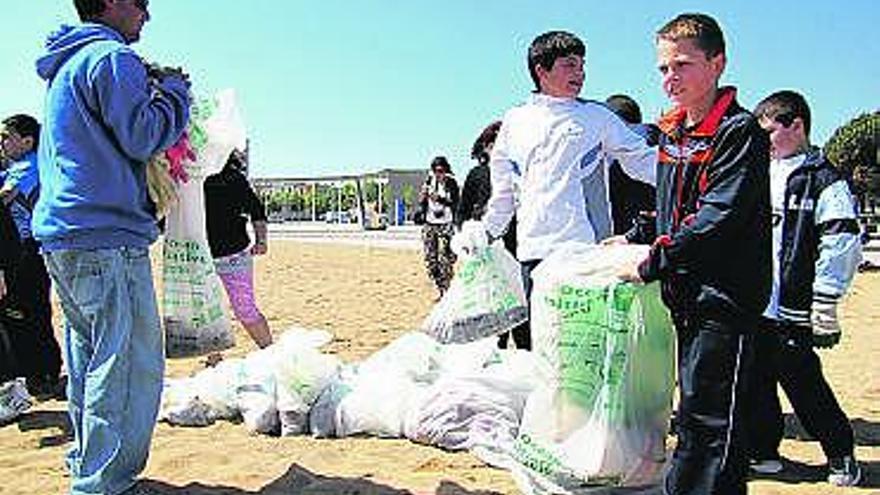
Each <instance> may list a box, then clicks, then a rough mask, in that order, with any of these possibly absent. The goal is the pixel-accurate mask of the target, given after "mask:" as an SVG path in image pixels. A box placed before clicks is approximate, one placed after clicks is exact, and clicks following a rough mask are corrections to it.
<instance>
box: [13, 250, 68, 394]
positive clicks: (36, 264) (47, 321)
mask: <svg viewBox="0 0 880 495" xmlns="http://www.w3.org/2000/svg"><path fill="white" fill-rule="evenodd" d="M12 285H13V286H12V288H11V291H12V292H13V293H14V298H13V299H14V301H15V302H16V303H17V305H18V307H19V309H20V311H21V313H22V315H21V316H23V317H24V318H25V320H26V325H25V326H26V327H27V328H29V329H30V331H29V332H26V333H25V332H19V334H18V335H17V336H16V338H17V339H20V340H21V341H20V343H19V345H17V346H16V348H17V349H18V350H19V356H18V363H19V365H20V368H21V373H22V374H23V375H24V376H25V377H26V378H31V379H36V380H43V379H47V378H48V379H57V378H58V376H59V375H60V373H61V348H60V347H59V345H58V341H57V340H55V333H54V331H53V329H52V305H51V302H50V298H49V291H50V289H51V285H50V281H49V273H48V272H47V271H46V265H45V263H44V262H43V257H42V256H41V255H40V253H39V245H38V244H37V242H36V241H34V240H33V239H26V240H25V241H24V242H23V243H22V254H21V258H20V259H19V263H18V266H16V268H15V276H14V280H13V282H12Z"/></svg>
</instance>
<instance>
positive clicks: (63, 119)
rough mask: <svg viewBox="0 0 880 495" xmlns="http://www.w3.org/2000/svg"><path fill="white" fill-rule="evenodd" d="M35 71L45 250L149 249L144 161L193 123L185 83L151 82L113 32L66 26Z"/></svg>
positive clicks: (38, 226) (40, 230)
mask: <svg viewBox="0 0 880 495" xmlns="http://www.w3.org/2000/svg"><path fill="white" fill-rule="evenodd" d="M36 67H37V73H38V74H39V75H40V77H41V78H43V79H44V80H45V81H46V82H47V84H48V91H47V94H46V100H45V115H44V119H43V121H44V122H43V127H42V132H41V134H40V146H39V161H38V165H39V171H40V185H41V191H40V198H39V200H38V201H37V205H36V208H35V210H34V216H33V223H32V226H33V231H34V237H35V238H36V239H37V240H39V241H40V242H41V243H42V244H43V249H44V250H46V251H55V250H65V249H87V250H88V249H108V248H119V247H145V246H149V245H150V244H151V243H152V242H153V241H154V240H155V239H156V237H157V236H158V229H157V227H156V219H155V215H154V213H153V211H154V207H153V204H152V202H151V201H150V199H149V197H148V194H147V185H146V162H147V160H149V158H150V157H152V156H153V155H155V154H156V153H158V152H161V151H163V150H165V149H167V148H169V147H170V146H172V145H173V144H174V143H175V142H176V141H177V140H178V139H179V138H180V136H181V134H182V133H183V131H184V130H185V129H186V126H187V123H188V121H189V106H190V96H189V90H188V87H187V83H186V82H185V81H184V80H183V79H182V78H180V77H178V76H166V77H164V78H162V79H161V80H154V79H149V78H148V77H147V72H146V68H145V67H144V63H143V61H142V60H141V59H140V57H138V56H137V54H135V52H134V51H133V50H132V49H131V48H130V47H129V46H128V45H127V44H126V42H125V40H124V38H123V37H122V35H121V34H119V33H118V32H117V31H115V30H114V29H112V28H110V27H107V26H104V25H101V24H91V23H84V24H80V25H77V26H62V27H61V29H60V30H59V31H57V32H55V33H53V34H51V35H50V36H49V38H48V40H47V41H46V53H45V54H44V55H42V56H41V57H40V58H39V59H37V63H36Z"/></svg>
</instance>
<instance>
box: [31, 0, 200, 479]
mask: <svg viewBox="0 0 880 495" xmlns="http://www.w3.org/2000/svg"><path fill="white" fill-rule="evenodd" d="M74 4H75V6H76V9H77V13H78V14H79V18H80V19H81V20H82V21H83V22H82V23H81V24H78V25H76V26H62V27H61V29H60V30H59V31H57V32H55V33H53V34H52V35H50V36H49V38H48V40H47V42H46V45H45V46H46V53H45V54H43V55H42V56H41V57H39V59H38V60H37V63H36V68H37V73H38V74H39V75H40V77H41V78H42V79H44V80H45V81H46V83H47V87H48V89H47V95H46V99H45V115H44V119H43V129H42V133H41V135H40V146H39V160H38V164H39V170H40V184H41V192H40V197H39V199H38V201H37V205H36V208H35V211H34V218H33V228H34V236H35V237H36V238H37V240H38V241H40V242H41V243H42V247H43V251H44V256H45V259H46V264H47V266H48V268H49V273H50V274H51V276H52V279H53V282H54V285H55V289H56V292H57V294H58V297H59V300H60V302H61V307H62V310H63V311H64V316H65V320H66V325H65V332H66V339H65V357H66V362H67V366H68V375H69V379H68V382H69V385H68V398H69V412H70V418H71V424H72V427H73V433H74V440H73V444H72V447H71V449H70V451H69V453H68V456H67V464H68V467H69V469H70V479H71V489H70V493H71V494H72V495H85V494H97V493H100V494H105V495H116V494H119V493H123V492H125V491H127V490H129V489H131V488H132V487H133V486H134V485H135V481H136V477H137V475H138V474H139V473H140V472H141V471H142V470H143V469H144V467H145V465H146V461H147V456H148V453H149V446H150V439H151V437H152V433H153V427H154V425H155V421H156V415H157V413H158V407H159V399H160V394H161V390H162V377H163V374H164V356H163V346H162V335H161V328H160V320H159V314H158V309H157V305H156V296H155V291H154V288H153V277H152V273H151V267H150V258H149V252H148V247H149V245H150V244H151V243H152V242H153V241H154V240H155V239H156V237H157V235H158V229H157V228H156V219H155V216H154V213H153V210H154V207H153V205H152V203H151V202H150V200H149V198H148V195H147V185H146V162H147V161H148V160H149V158H150V157H152V156H153V155H155V154H156V153H158V152H161V151H163V150H165V149H167V148H169V147H170V146H172V145H173V144H174V143H175V142H176V141H177V140H178V139H179V138H180V136H181V135H182V133H183V132H184V130H185V128H186V126H187V122H188V120H189V107H190V96H189V88H188V86H189V84H188V81H187V77H186V76H185V75H184V74H182V73H181V72H179V71H162V72H160V73H158V74H156V73H152V74H150V75H149V77H148V73H147V68H146V67H145V65H144V63H143V61H142V60H141V59H140V57H138V55H137V54H136V53H135V52H134V51H133V50H132V49H131V48H130V46H129V45H131V44H132V43H134V42H136V41H137V40H138V38H139V37H140V31H141V28H142V27H143V25H144V23H146V22H147V21H148V20H149V18H150V15H149V13H148V10H147V0H74Z"/></svg>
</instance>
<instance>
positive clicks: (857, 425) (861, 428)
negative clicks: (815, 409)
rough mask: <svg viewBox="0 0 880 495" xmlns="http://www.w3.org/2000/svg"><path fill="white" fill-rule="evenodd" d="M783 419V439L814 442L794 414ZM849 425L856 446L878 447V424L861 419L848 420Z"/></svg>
mask: <svg viewBox="0 0 880 495" xmlns="http://www.w3.org/2000/svg"><path fill="white" fill-rule="evenodd" d="M783 419H784V422H785V438H788V439H790V440H801V441H804V442H812V441H815V440H816V439H815V438H813V437H812V435H810V434H809V433H807V430H805V429H804V427H803V426H802V425H801V423H800V421H798V419H797V416H795V415H794V414H792V413H786V414H785V415H784V418H783ZM849 423H850V425H852V429H853V434H854V436H855V443H856V445H858V446H861V447H880V423H876V422H873V421H868V420H865V419H862V418H853V419H850V421H849Z"/></svg>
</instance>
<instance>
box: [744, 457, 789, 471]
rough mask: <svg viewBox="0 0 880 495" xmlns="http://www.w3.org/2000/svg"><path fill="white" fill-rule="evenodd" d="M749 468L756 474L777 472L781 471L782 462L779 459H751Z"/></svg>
mask: <svg viewBox="0 0 880 495" xmlns="http://www.w3.org/2000/svg"><path fill="white" fill-rule="evenodd" d="M749 469H751V470H752V471H754V472H756V473H758V474H778V473H781V472H782V462H780V461H779V459H760V460H759V459H752V460H751V461H749Z"/></svg>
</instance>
